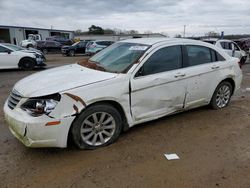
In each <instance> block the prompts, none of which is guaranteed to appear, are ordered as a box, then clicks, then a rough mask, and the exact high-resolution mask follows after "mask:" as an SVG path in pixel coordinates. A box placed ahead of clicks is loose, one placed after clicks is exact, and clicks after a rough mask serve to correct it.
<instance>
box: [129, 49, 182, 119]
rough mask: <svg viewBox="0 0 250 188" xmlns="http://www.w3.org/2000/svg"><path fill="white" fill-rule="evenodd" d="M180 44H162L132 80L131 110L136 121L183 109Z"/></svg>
mask: <svg viewBox="0 0 250 188" xmlns="http://www.w3.org/2000/svg"><path fill="white" fill-rule="evenodd" d="M181 67H182V55H181V47H180V46H178V45H177V46H170V47H161V48H159V49H156V50H155V51H153V52H152V54H151V56H150V57H149V58H148V59H147V60H146V62H145V63H144V64H143V65H142V67H141V68H140V69H139V71H138V74H137V75H136V77H135V78H132V79H131V92H132V93H131V109H132V114H133V117H134V119H135V121H140V120H143V119H154V118H157V117H159V116H163V115H165V114H168V113H172V112H175V111H178V110H181V109H182V108H183V104H184V100H185V94H186V88H187V82H186V79H185V76H186V73H185V72H184V71H183V70H182V69H181Z"/></svg>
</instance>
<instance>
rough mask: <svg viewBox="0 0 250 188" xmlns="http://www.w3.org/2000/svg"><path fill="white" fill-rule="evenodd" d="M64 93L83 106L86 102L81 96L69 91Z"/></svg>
mask: <svg viewBox="0 0 250 188" xmlns="http://www.w3.org/2000/svg"><path fill="white" fill-rule="evenodd" d="M64 94H65V95H68V96H69V97H70V98H72V99H74V100H75V101H79V102H80V103H82V105H83V106H86V103H85V102H84V101H83V100H82V98H80V97H78V96H76V95H73V94H71V93H64Z"/></svg>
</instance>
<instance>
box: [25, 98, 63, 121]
mask: <svg viewBox="0 0 250 188" xmlns="http://www.w3.org/2000/svg"><path fill="white" fill-rule="evenodd" d="M57 103H58V101H56V100H54V99H28V100H27V101H26V102H25V103H24V104H22V105H21V109H23V110H25V111H26V112H28V114H30V115H31V116H35V117H37V116H41V115H43V114H49V113H50V112H52V110H54V109H55V107H56V105H57Z"/></svg>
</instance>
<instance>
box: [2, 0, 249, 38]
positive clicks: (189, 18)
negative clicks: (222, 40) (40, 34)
mask: <svg viewBox="0 0 250 188" xmlns="http://www.w3.org/2000/svg"><path fill="white" fill-rule="evenodd" d="M0 13H1V14H0V25H16V26H29V27H44V28H50V27H51V25H52V26H53V28H54V29H67V30H76V29H81V30H87V29H88V27H90V26H91V25H92V24H94V25H98V26H101V27H103V28H119V29H126V30H132V29H134V30H138V31H140V32H142V33H143V32H145V31H148V30H150V31H152V32H165V33H167V34H168V35H169V36H174V35H175V34H183V27H184V25H186V34H187V36H197V35H202V34H204V33H206V32H209V31H215V32H221V31H225V34H237V33H239V34H249V33H250V0H179V1H178V0H149V1H146V0H74V1H70V0H0Z"/></svg>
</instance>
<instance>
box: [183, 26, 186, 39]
mask: <svg viewBox="0 0 250 188" xmlns="http://www.w3.org/2000/svg"><path fill="white" fill-rule="evenodd" d="M185 35H186V25H184V32H183V38H185Z"/></svg>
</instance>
